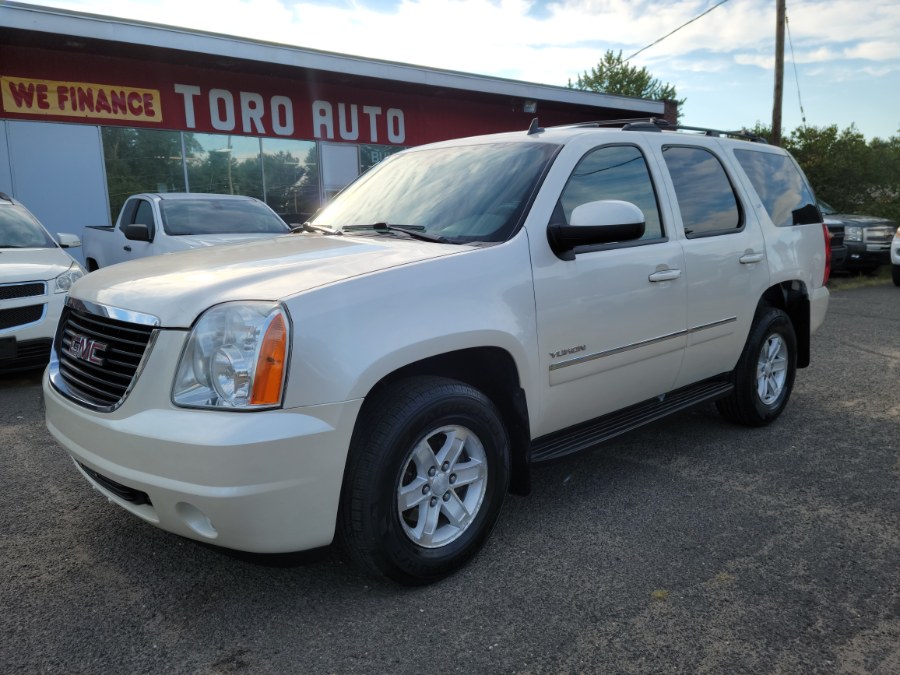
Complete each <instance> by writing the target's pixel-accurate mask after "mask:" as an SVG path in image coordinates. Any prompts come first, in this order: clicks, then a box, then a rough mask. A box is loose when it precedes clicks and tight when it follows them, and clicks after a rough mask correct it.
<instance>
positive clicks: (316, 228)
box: [291, 220, 340, 234]
mask: <svg viewBox="0 0 900 675" xmlns="http://www.w3.org/2000/svg"><path fill="white" fill-rule="evenodd" d="M297 232H321V233H322V234H340V232H338V231H337V230H332V229H331V228H328V227H324V226H323V225H313V224H312V223H311V222H309V221H308V220H307V221H306V222H305V223H303V224H302V225H294V226H292V227H291V234H296V233H297Z"/></svg>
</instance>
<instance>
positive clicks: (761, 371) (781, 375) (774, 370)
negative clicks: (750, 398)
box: [756, 333, 788, 405]
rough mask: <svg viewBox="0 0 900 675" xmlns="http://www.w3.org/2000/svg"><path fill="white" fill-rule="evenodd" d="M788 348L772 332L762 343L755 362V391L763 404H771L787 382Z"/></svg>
mask: <svg viewBox="0 0 900 675" xmlns="http://www.w3.org/2000/svg"><path fill="white" fill-rule="evenodd" d="M787 369H788V349H787V343H786V342H785V341H784V338H782V337H781V335H779V334H777V333H773V334H772V335H770V336H769V337H768V338H766V341H765V342H764V343H763V346H762V349H761V350H760V352H759V360H758V361H757V364H756V393H757V395H758V396H759V400H760V401H762V402H763V403H764V404H765V405H772V404H773V403H775V401H777V400H778V397H779V396H781V393H782V392H783V391H784V385H785V382H787Z"/></svg>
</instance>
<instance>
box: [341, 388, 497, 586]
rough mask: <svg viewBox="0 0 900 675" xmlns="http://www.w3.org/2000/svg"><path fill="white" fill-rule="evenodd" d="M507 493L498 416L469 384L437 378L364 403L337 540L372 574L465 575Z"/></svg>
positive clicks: (426, 578) (416, 581) (413, 578)
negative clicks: (461, 570) (460, 572)
mask: <svg viewBox="0 0 900 675" xmlns="http://www.w3.org/2000/svg"><path fill="white" fill-rule="evenodd" d="M508 485H509V440H508V437H507V433H506V429H505V428H504V426H503V423H502V422H501V418H500V414H499V412H498V411H497V409H496V407H495V406H494V405H493V403H492V402H491V401H490V400H489V399H488V398H487V397H486V396H484V394H482V393H481V392H479V391H478V390H477V389H474V388H473V387H470V386H469V385H466V384H463V383H461V382H457V381H455V380H450V379H446V378H438V377H417V378H411V379H409V380H405V381H402V382H399V383H397V384H394V385H391V386H390V387H389V388H388V389H386V390H385V391H383V392H381V393H380V394H378V395H377V397H376V398H375V399H373V400H371V401H368V402H367V405H366V407H365V409H364V411H363V413H362V416H361V419H360V422H359V423H358V425H357V429H356V431H355V432H354V435H353V441H352V443H351V448H350V456H349V457H348V460H347V470H346V473H345V478H344V489H343V493H342V495H341V509H340V515H339V523H338V525H339V537H340V540H341V542H342V544H343V545H344V548H345V550H346V551H347V554H348V555H349V556H350V558H351V559H352V560H353V561H354V562H355V563H356V564H358V565H359V566H360V567H362V568H363V569H365V570H366V571H368V572H369V573H373V574H379V575H386V576H388V577H390V578H391V579H393V580H395V581H397V582H399V583H403V584H408V585H420V584H427V583H431V582H433V581H437V580H438V579H441V578H443V577H445V576H447V575H448V574H450V573H452V572H454V571H455V570H457V569H459V568H460V567H461V566H462V565H464V564H465V563H466V562H467V561H468V560H469V559H470V558H471V557H472V556H473V555H475V553H476V552H477V551H478V550H479V549H480V548H481V546H482V544H483V543H484V542H485V540H486V539H487V537H488V535H489V534H490V531H491V529H492V528H493V526H494V524H495V522H496V521H497V517H498V516H499V514H500V508H501V506H502V505H503V500H504V497H505V496H506V492H507V489H508Z"/></svg>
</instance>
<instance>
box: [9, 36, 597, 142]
mask: <svg viewBox="0 0 900 675" xmlns="http://www.w3.org/2000/svg"><path fill="white" fill-rule="evenodd" d="M297 73H298V77H297V78H296V79H292V78H287V77H274V76H259V75H251V74H245V73H241V72H235V71H233V70H213V69H208V68H200V67H195V66H189V65H171V64H164V63H159V62H148V61H138V60H132V59H126V58H113V57H104V56H99V55H92V54H77V53H75V54H72V53H65V54H63V53H60V52H55V51H51V50H46V49H39V48H29V47H11V46H0V88H2V96H0V106H2V116H3V117H6V118H11V119H32V120H34V119H39V120H55V121H60V122H83V123H86V124H103V125H124V126H134V127H146V128H159V129H170V130H180V131H198V132H208V133H234V134H239V135H251V136H268V137H274V138H295V139H306V140H316V139H318V140H333V141H337V142H342V141H343V142H350V143H383V144H390V145H419V144H422V143H428V142H431V141H436V140H444V139H447V138H454V137H459V136H470V135H475V134H482V133H491V132H496V131H515V130H525V129H527V128H528V123H529V122H530V120H531V118H532V117H534V116H535V115H534V114H529V113H524V112H523V111H522V110H521V105H520V104H521V102H515V101H513V100H512V99H509V98H507V97H497V101H496V102H484V101H477V100H466V99H465V98H464V97H465V96H466V94H464V93H461V94H460V95H459V96H454V94H453V92H452V91H451V92H449V93H444V94H442V95H440V96H437V95H434V94H431V93H429V91H428V89H427V88H423V93H422V94H417V93H408V92H400V91H391V86H392V85H391V83H390V82H385V86H384V88H379V89H375V88H372V86H371V84H368V85H366V86H340V85H334V84H324V83H318V82H317V80H316V78H315V73H314V72H308V71H303V70H299V69H298V71H297ZM538 112H539V115H540V118H541V123H542V124H545V125H548V124H564V123H569V122H576V121H586V120H587V119H590V117H589V116H588V115H590V113H585V112H584V111H578V110H571V109H569V110H567V109H565V107H564V106H562V105H561V104H555V105H554V104H546V103H539V111H538ZM596 117H600V115H596V116H595V118H596Z"/></svg>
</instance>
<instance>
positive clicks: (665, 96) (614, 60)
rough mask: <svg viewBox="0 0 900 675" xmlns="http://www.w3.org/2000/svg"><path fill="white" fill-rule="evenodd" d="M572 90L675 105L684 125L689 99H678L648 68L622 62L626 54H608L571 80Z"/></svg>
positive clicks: (669, 87)
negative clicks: (683, 110) (683, 118)
mask: <svg viewBox="0 0 900 675" xmlns="http://www.w3.org/2000/svg"><path fill="white" fill-rule="evenodd" d="M568 87H569V89H581V90H584V91H595V92H598V93H602V94H618V95H620V96H634V97H635V98H645V99H651V100H655V101H672V102H673V103H676V104H677V105H678V121H681V106H682V105H684V102H685V101H686V100H687V99H684V98H681V99H679V98H678V93H677V92H676V91H675V86H674V85H672V84H669V83H668V82H667V83H665V84H663V83H662V82H660V81H659V80H658V79H656V78H655V77H653V75H651V74H650V71H649V70H647V69H646V68H638V67H637V66H632V65H629V64H628V61H626V60H625V59H623V58H622V51H621V50H619V53H618V54H616V53H614V52H613V51H612V50H611V49H608V50H606V53H605V54H604V55H603V58H601V59H600V62H599V63H598V64H597V65H596V66H594V67H593V68H591V71H590V72H587V71H585V72H584V73H583V74H581V75H579V76H578V79H577V80H575V83H574V84H573V83H572V80H571V79H570V80H569V84H568Z"/></svg>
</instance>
